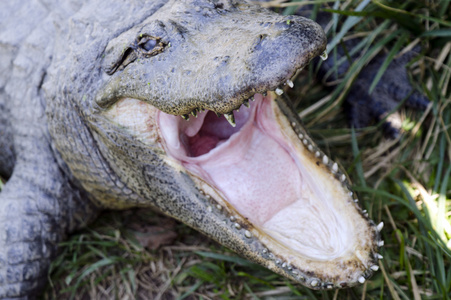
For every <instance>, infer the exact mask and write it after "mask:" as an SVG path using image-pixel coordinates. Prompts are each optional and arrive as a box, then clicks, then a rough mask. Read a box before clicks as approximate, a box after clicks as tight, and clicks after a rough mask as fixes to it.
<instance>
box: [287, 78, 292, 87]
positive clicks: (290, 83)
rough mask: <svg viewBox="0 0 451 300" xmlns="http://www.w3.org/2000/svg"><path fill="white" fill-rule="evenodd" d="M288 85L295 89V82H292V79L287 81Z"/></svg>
mask: <svg viewBox="0 0 451 300" xmlns="http://www.w3.org/2000/svg"><path fill="white" fill-rule="evenodd" d="M287 85H288V86H289V87H290V88H293V87H294V83H293V81H291V80H290V79H288V80H287Z"/></svg>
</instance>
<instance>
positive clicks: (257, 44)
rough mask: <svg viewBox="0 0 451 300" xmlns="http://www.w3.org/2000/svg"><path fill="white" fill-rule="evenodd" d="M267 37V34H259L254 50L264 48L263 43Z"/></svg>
mask: <svg viewBox="0 0 451 300" xmlns="http://www.w3.org/2000/svg"><path fill="white" fill-rule="evenodd" d="M267 36H268V35H267V34H259V35H258V37H257V39H256V41H255V42H254V45H253V47H252V48H253V49H254V50H260V49H261V47H262V42H263V40H264V39H265V38H266V37H267Z"/></svg>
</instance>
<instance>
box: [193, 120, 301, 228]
mask: <svg viewBox="0 0 451 300" xmlns="http://www.w3.org/2000/svg"><path fill="white" fill-rule="evenodd" d="M243 130H244V131H245V132H243V133H241V134H239V135H234V136H232V137H231V138H230V140H229V141H228V142H227V143H230V144H229V145H228V146H227V147H225V148H224V149H221V150H224V151H223V153H216V155H215V159H214V160H212V159H206V160H203V161H202V162H200V164H199V165H200V166H201V168H202V169H203V170H204V171H205V172H206V173H208V175H209V176H210V178H211V179H212V181H213V182H214V183H215V185H216V186H217V188H219V189H220V190H221V191H222V192H223V193H224V194H225V195H226V197H227V199H228V201H229V203H230V204H232V205H233V207H234V208H235V209H236V210H238V212H239V213H240V214H241V215H242V216H243V217H245V218H248V219H249V220H250V221H251V222H253V223H254V224H256V225H263V224H264V223H265V222H266V221H268V220H269V219H271V218H272V217H273V216H274V215H275V214H276V213H277V212H279V211H280V210H282V209H283V208H285V207H287V206H288V205H290V204H292V203H293V202H295V201H296V200H298V199H300V198H301V184H300V182H301V178H300V174H299V171H298V168H297V166H296V163H295V161H294V160H293V159H292V158H291V156H290V155H289V153H288V152H287V151H286V150H285V149H283V148H282V147H281V146H280V145H279V144H278V143H277V142H276V141H275V140H274V139H272V138H270V137H269V136H267V135H266V134H265V133H263V132H262V131H261V130H260V129H259V128H257V127H256V126H255V125H254V126H249V127H247V128H243ZM216 150H220V149H216ZM287 174H290V175H289V176H287Z"/></svg>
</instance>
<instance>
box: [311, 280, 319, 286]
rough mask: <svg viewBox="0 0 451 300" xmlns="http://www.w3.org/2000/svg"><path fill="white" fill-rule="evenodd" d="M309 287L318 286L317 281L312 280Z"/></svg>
mask: <svg viewBox="0 0 451 300" xmlns="http://www.w3.org/2000/svg"><path fill="white" fill-rule="evenodd" d="M310 285H311V286H317V285H318V280H312V282H310Z"/></svg>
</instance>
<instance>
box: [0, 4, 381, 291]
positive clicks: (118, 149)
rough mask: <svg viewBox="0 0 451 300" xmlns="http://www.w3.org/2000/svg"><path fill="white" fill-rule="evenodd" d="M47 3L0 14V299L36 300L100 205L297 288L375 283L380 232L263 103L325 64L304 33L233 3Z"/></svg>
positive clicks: (302, 23)
mask: <svg viewBox="0 0 451 300" xmlns="http://www.w3.org/2000/svg"><path fill="white" fill-rule="evenodd" d="M8 2H9V3H8ZM63 2H64V3H63ZM63 2H61V3H60V2H57V1H47V2H42V1H30V2H27V3H25V2H13V1H3V2H2V3H1V4H0V14H1V15H0V17H1V18H0V19H1V20H2V21H1V23H0V122H1V135H0V146H1V152H0V168H1V169H0V172H1V175H2V176H4V177H5V178H9V180H8V182H7V183H6V185H5V186H4V188H3V190H2V192H1V194H0V298H13V297H27V296H28V297H30V298H32V297H33V296H34V295H36V293H38V292H39V291H40V290H41V289H42V287H43V285H44V284H45V279H46V278H47V277H46V272H47V270H48V266H49V263H50V261H51V259H52V258H53V257H54V256H55V254H56V251H57V244H58V243H59V242H61V241H62V240H64V238H65V237H66V236H67V235H68V234H70V232H72V231H74V230H76V229H78V228H81V227H83V226H85V225H86V224H87V223H89V222H90V221H91V220H92V219H94V218H95V217H96V215H97V214H98V213H99V211H101V210H102V209H105V208H109V209H124V208H129V207H153V208H156V209H158V210H159V211H161V212H163V213H165V214H167V215H169V216H171V217H174V218H176V219H178V220H180V221H181V222H183V223H185V224H187V225H189V226H191V227H193V228H195V229H197V230H199V231H200V232H202V233H204V234H206V235H207V236H209V237H211V238H213V239H214V240H216V241H218V242H219V243H221V244H222V245H224V246H226V247H229V248H231V249H233V250H234V251H236V252H237V253H239V254H240V255H242V256H244V257H246V258H248V259H249V260H252V261H254V262H256V263H259V264H261V265H263V266H265V267H267V268H269V269H271V270H273V271H275V272H277V273H279V274H282V275H284V276H286V277H288V278H291V279H292V280H294V281H296V282H299V283H301V284H304V285H306V286H308V287H310V288H313V289H326V288H342V287H348V286H353V285H356V284H359V283H363V282H364V281H365V280H366V279H367V278H368V277H369V276H371V274H372V273H373V272H374V271H377V269H378V266H377V260H378V259H380V258H381V256H380V255H379V254H378V247H380V246H381V245H382V244H383V243H382V242H381V241H380V234H379V231H380V229H381V227H382V225H378V226H376V225H375V224H374V223H373V222H372V221H371V220H369V219H368V216H367V215H366V214H365V213H364V212H362V210H361V209H360V208H359V206H358V204H357V203H356V202H357V200H356V199H355V195H354V194H353V193H352V191H350V189H349V186H348V182H347V178H346V175H345V174H344V173H343V171H341V170H340V168H339V167H338V165H337V164H336V163H334V162H332V161H331V160H330V158H329V157H327V156H326V155H324V153H323V152H321V150H320V149H318V147H317V146H316V145H315V144H314V142H313V141H312V140H311V139H310V137H309V136H308V135H307V133H306V132H305V130H304V129H303V128H302V126H301V125H300V121H299V119H298V117H297V114H296V113H295V112H294V111H293V110H292V109H291V107H290V104H289V103H287V102H286V100H284V99H282V98H281V97H279V96H278V95H279V94H280V93H281V89H280V87H281V86H283V85H285V84H286V85H290V86H291V85H292V82H291V80H290V79H291V78H292V77H293V76H294V75H295V74H296V72H297V71H298V70H300V69H302V68H303V67H304V66H305V65H306V64H307V63H308V62H309V61H310V60H311V59H312V58H313V57H315V56H317V55H320V54H321V53H322V52H323V51H324V49H325V46H326V39H325V35H324V32H323V31H322V29H321V27H320V26H319V25H317V24H316V23H314V22H313V21H310V20H308V19H305V18H302V17H298V16H289V17H282V16H279V15H277V14H275V13H273V12H270V11H268V10H265V9H262V8H260V7H258V6H255V5H253V4H249V3H246V2H242V1H225V0H224V1H207V0H191V1H162V0H161V1H158V0H153V1H131V2H123V1H108V3H104V2H92V1H72V2H67V3H65V1H63ZM11 12H14V13H11ZM17 15H20V16H22V17H21V18H17V17H15V16H17ZM24 20H26V21H24ZM249 100H251V101H249ZM248 106H249V107H248ZM238 110H239V112H238ZM217 115H218V116H217Z"/></svg>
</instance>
